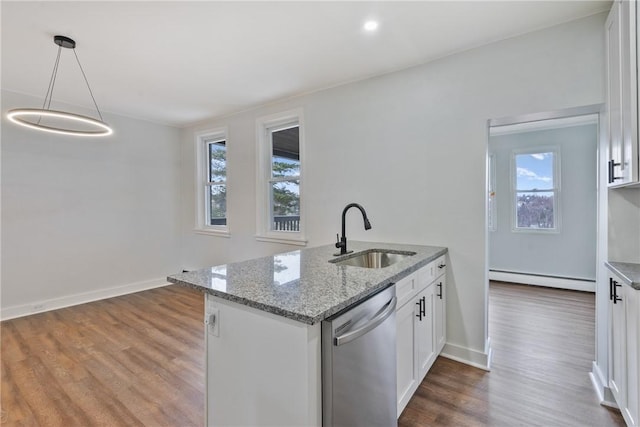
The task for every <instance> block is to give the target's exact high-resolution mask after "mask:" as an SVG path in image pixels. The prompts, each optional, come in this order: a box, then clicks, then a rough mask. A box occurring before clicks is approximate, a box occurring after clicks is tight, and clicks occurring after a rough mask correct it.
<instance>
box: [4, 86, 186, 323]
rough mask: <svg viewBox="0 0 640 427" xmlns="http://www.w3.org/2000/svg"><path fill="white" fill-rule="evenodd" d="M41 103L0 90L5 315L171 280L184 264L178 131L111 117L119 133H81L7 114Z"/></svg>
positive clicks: (134, 289)
mask: <svg viewBox="0 0 640 427" xmlns="http://www.w3.org/2000/svg"><path fill="white" fill-rule="evenodd" d="M41 103H42V99H37V98H33V97H29V96H25V95H20V94H16V93H13V92H7V91H2V113H3V114H2V116H3V117H2V276H1V280H2V304H1V308H2V316H3V318H4V317H8V316H15V315H20V314H28V313H30V312H32V311H38V310H39V309H40V308H42V309H51V308H56V307H59V306H61V305H62V306H64V305H69V304H74V303H75V304H77V303H80V302H85V301H87V300H93V299H100V298H105V297H109V296H113V295H117V294H121V293H127V292H132V291H136V290H140V289H143V288H148V287H153V286H158V285H160V284H163V283H165V280H164V278H165V277H166V275H167V274H170V273H174V272H176V271H179V264H180V263H179V252H180V248H179V241H180V240H179V232H178V225H179V208H178V204H179V200H180V192H179V183H180V181H179V177H180V174H179V169H180V145H179V131H178V129H175V128H172V127H168V126H162V125H158V124H153V123H150V122H145V121H141V120H135V119H130V118H126V117H122V116H117V115H112V114H105V120H106V121H107V122H108V123H109V124H111V125H112V126H113V128H114V134H113V136H109V137H105V138H78V137H73V136H65V135H56V134H51V133H44V132H40V131H35V130H31V129H27V128H24V127H21V126H16V125H14V124H12V123H10V122H8V120H7V119H6V118H5V114H4V113H5V112H6V111H7V110H8V109H11V108H18V107H40V106H41ZM58 108H69V110H71V111H74V112H79V113H83V111H82V109H80V108H78V107H72V106H65V105H59V106H58ZM84 113H85V114H87V115H94V114H95V112H94V111H87V112H84Z"/></svg>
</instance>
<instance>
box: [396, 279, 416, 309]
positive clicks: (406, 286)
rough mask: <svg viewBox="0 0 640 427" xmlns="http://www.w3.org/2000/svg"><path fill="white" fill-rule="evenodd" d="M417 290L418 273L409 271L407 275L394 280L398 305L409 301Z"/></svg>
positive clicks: (400, 305)
mask: <svg viewBox="0 0 640 427" xmlns="http://www.w3.org/2000/svg"><path fill="white" fill-rule="evenodd" d="M416 292H418V274H417V272H416V273H411V274H410V275H408V276H407V277H405V278H403V279H400V280H398V281H397V282H396V298H397V299H398V304H397V306H398V307H402V306H403V305H404V303H406V302H407V301H409V300H410V299H411V298H413V296H414V295H415V294H416Z"/></svg>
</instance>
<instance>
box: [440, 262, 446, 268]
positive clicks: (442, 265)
mask: <svg viewBox="0 0 640 427" xmlns="http://www.w3.org/2000/svg"><path fill="white" fill-rule="evenodd" d="M446 266H447V264H445V263H444V262H443V263H442V264H438V268H440V269H442V268H445V267H446Z"/></svg>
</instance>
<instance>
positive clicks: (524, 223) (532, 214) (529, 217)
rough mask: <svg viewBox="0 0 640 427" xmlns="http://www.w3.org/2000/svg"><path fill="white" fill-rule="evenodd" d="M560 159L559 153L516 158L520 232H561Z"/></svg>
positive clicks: (552, 151)
mask: <svg viewBox="0 0 640 427" xmlns="http://www.w3.org/2000/svg"><path fill="white" fill-rule="evenodd" d="M557 157H558V156H557V152H556V151H555V150H548V151H546V150H545V151H544V152H533V153H531V152H530V153H516V154H515V155H514V172H515V174H514V175H515V191H514V193H515V194H514V197H515V203H514V206H515V212H514V214H515V229H516V230H541V231H545V230H546V231H554V230H556V229H557V226H558V182H557V181H558V179H557V178H558V174H557V160H558V159H557Z"/></svg>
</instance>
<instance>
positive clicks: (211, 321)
mask: <svg viewBox="0 0 640 427" xmlns="http://www.w3.org/2000/svg"><path fill="white" fill-rule="evenodd" d="M204 323H206V325H207V331H208V332H209V335H212V336H214V337H219V336H220V310H219V309H218V308H213V309H211V310H208V311H207V314H206V316H205V319H204Z"/></svg>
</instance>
